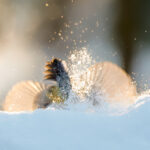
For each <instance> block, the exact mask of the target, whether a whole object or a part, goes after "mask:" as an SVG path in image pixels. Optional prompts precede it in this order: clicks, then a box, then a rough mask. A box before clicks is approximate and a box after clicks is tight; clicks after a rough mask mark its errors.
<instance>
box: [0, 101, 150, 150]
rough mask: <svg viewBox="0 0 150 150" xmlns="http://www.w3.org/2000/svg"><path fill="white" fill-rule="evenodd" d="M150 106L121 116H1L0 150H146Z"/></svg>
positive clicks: (64, 113)
mask: <svg viewBox="0 0 150 150" xmlns="http://www.w3.org/2000/svg"><path fill="white" fill-rule="evenodd" d="M149 108H150V103H147V104H144V105H142V106H141V107H139V108H137V109H135V110H133V111H131V112H130V113H128V114H125V115H123V116H110V115H106V114H100V113H86V112H77V111H71V110H59V111H58V110H57V111H53V110H48V109H47V110H37V111H35V112H33V113H20V114H8V113H4V112H1V113H0V150H62V149H64V150H100V149H101V150H107V149H108V150H130V149H131V150H133V149H136V150H141V149H142V150H149V149H150V130H149V128H150V119H149V114H150V109H149Z"/></svg>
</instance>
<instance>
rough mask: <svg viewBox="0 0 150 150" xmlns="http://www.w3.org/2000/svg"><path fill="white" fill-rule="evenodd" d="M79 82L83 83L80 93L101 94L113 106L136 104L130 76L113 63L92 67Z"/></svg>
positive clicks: (134, 89)
mask: <svg viewBox="0 0 150 150" xmlns="http://www.w3.org/2000/svg"><path fill="white" fill-rule="evenodd" d="M77 82H78V83H80V84H81V83H82V84H81V87H80V89H78V91H83V93H87V91H88V93H89V92H93V93H94V92H95V94H96V93H99V94H100V95H102V96H103V98H105V100H106V101H107V102H109V103H111V104H114V103H116V104H121V105H123V106H127V107H128V106H129V105H130V104H133V103H134V102H135V98H136V95H137V93H136V87H135V85H134V84H133V82H132V79H131V78H130V76H129V75H128V74H127V73H126V72H125V71H124V70H123V69H121V68H120V67H119V66H117V65H115V64H113V63H111V62H103V63H97V64H96V65H93V66H91V67H90V68H88V70H87V72H86V73H84V74H82V75H81V76H80V78H79V81H77Z"/></svg>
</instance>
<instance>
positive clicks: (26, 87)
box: [3, 58, 137, 112]
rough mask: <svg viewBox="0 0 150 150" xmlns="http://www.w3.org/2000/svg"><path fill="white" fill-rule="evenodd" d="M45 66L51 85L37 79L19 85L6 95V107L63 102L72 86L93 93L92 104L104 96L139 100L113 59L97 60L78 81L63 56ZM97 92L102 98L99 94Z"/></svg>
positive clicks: (115, 101) (126, 103)
mask: <svg viewBox="0 0 150 150" xmlns="http://www.w3.org/2000/svg"><path fill="white" fill-rule="evenodd" d="M45 69H46V71H45V72H44V73H45V77H44V79H45V80H46V81H48V83H47V84H43V83H39V82H34V81H25V82H21V83H18V84H16V85H15V86H14V87H13V88H12V90H11V91H10V92H9V93H8V95H7V96H6V99H5V101H4V105H3V109H4V110H5V111H9V112H16V111H33V110H35V109H38V108H46V107H48V106H49V105H50V104H53V103H55V104H63V103H64V102H65V101H66V100H67V99H68V97H69V93H70V90H71V89H74V88H72V86H77V87H78V88H77V89H78V91H74V92H75V93H76V94H78V95H79V97H80V96H81V97H82V96H83V95H84V97H85V99H88V98H89V96H91V97H90V101H91V103H92V105H99V104H100V103H101V99H103V100H105V101H106V102H108V103H109V104H115V105H118V104H119V105H121V106H123V107H129V106H130V105H132V104H133V103H135V99H136V96H137V93H136V87H135V85H134V84H133V82H132V80H131V78H130V77H129V75H128V74H127V73H126V72H125V71H124V70H123V69H121V68H120V67H118V66H117V65H115V64H113V63H111V62H103V63H97V64H95V65H93V66H91V67H90V68H87V71H85V72H84V73H83V74H81V75H80V77H79V79H78V80H76V79H73V78H71V79H70V77H69V74H68V72H67V70H66V69H65V67H64V64H63V62H62V61H61V60H59V59H56V58H54V59H52V60H51V61H50V62H47V63H46V66H45ZM74 83H75V84H74ZM97 93H98V94H99V95H100V96H99V97H96V96H97ZM81 101H82V100H81ZM78 102H80V99H79V100H78Z"/></svg>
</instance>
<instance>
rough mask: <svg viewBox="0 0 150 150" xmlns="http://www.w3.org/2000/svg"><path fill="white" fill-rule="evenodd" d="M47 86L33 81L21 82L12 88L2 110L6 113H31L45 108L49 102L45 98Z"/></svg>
mask: <svg viewBox="0 0 150 150" xmlns="http://www.w3.org/2000/svg"><path fill="white" fill-rule="evenodd" d="M46 91H47V86H46V85H45V84H42V83H39V82H34V81H23V82H20V83H18V84H16V85H14V86H13V88H12V89H11V90H10V91H9V93H8V95H7V96H6V98H5V101H4V104H3V110H4V111H8V112H18V111H33V110H35V109H36V108H41V107H46V106H47V105H48V104H50V100H49V99H48V98H47V97H46Z"/></svg>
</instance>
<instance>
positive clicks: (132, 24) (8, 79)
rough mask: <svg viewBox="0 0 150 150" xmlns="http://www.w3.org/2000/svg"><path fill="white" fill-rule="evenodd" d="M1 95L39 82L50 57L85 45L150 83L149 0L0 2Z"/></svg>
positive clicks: (98, 58)
mask: <svg viewBox="0 0 150 150" xmlns="http://www.w3.org/2000/svg"><path fill="white" fill-rule="evenodd" d="M0 14H1V16H0V77H1V78H0V99H1V101H2V100H4V97H5V95H6V94H7V92H8V91H9V90H10V89H11V87H12V86H13V85H14V84H15V83H17V82H19V81H22V80H37V81H42V79H43V74H42V72H43V71H44V68H43V66H44V64H45V62H46V61H48V60H50V59H51V58H52V57H53V56H54V57H59V58H61V59H64V60H66V59H67V55H68V54H69V52H70V51H73V50H75V49H76V50H80V49H81V48H82V47H86V48H87V49H88V50H89V52H90V53H91V54H92V56H93V58H94V59H95V60H96V61H112V62H114V63H116V64H118V65H119V66H121V67H123V68H124V69H125V70H126V71H127V72H128V73H129V74H130V75H131V76H132V77H133V78H134V80H135V81H136V83H137V85H138V91H142V90H144V89H146V88H149V87H150V78H149V77H150V67H149V66H150V50H149V49H150V18H149V14H150V1H149V0H145V1H142V0H132V1H131V0H0Z"/></svg>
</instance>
